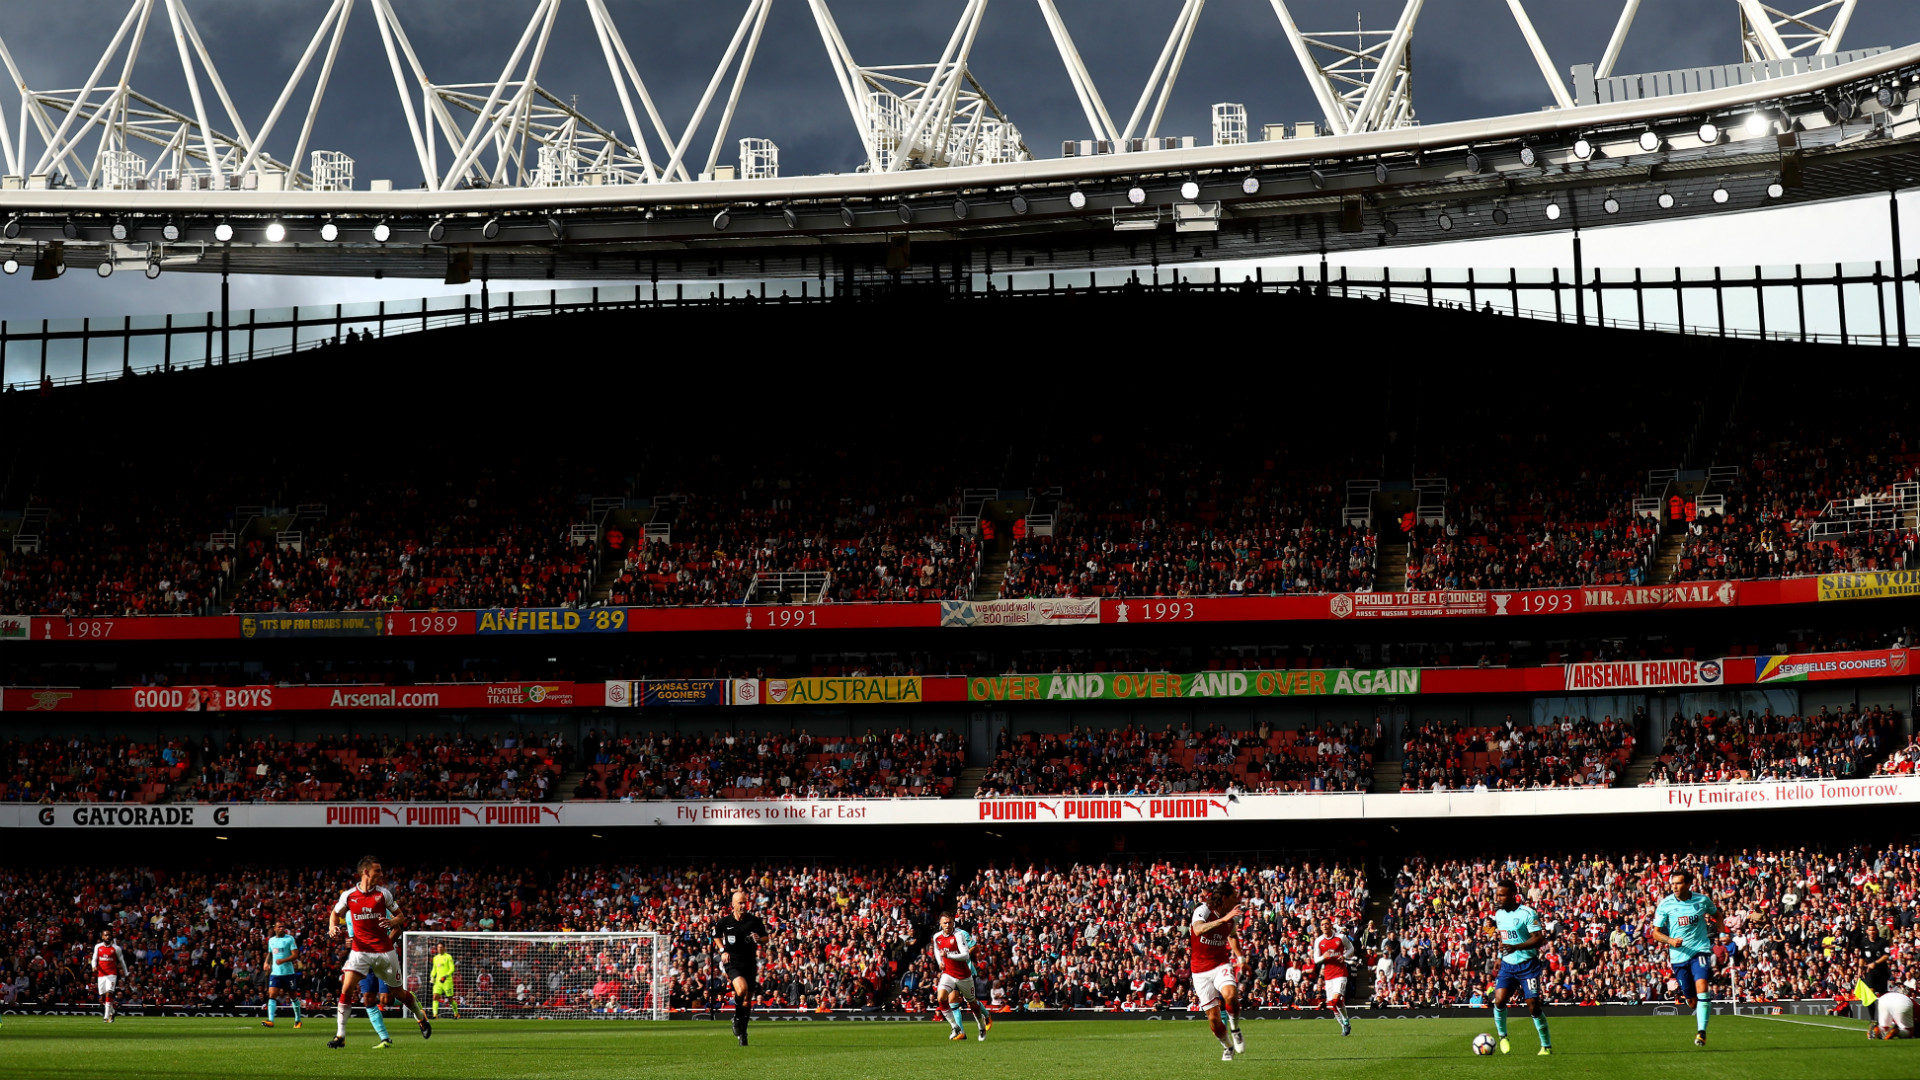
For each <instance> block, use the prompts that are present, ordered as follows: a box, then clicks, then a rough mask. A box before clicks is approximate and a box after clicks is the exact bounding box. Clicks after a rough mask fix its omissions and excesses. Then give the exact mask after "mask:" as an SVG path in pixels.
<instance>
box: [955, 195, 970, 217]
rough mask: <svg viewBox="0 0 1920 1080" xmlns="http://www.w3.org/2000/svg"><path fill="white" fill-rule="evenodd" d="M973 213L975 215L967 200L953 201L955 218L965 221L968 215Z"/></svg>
mask: <svg viewBox="0 0 1920 1080" xmlns="http://www.w3.org/2000/svg"><path fill="white" fill-rule="evenodd" d="M971 213H973V207H971V206H968V205H967V200H965V199H955V200H953V216H954V217H956V218H959V219H960V220H962V221H965V220H966V218H967V215H969V214H971Z"/></svg>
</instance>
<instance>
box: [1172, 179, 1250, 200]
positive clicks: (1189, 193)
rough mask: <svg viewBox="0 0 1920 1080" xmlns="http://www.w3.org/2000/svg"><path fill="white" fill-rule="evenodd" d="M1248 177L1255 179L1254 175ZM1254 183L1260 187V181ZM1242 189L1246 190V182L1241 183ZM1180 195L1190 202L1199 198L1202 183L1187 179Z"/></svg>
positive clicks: (1181, 186)
mask: <svg viewBox="0 0 1920 1080" xmlns="http://www.w3.org/2000/svg"><path fill="white" fill-rule="evenodd" d="M1247 179H1248V180H1249V181H1253V178H1252V177H1248V178H1247ZM1253 183H1254V186H1255V188H1258V187H1259V182H1258V181H1253ZM1241 190H1243V191H1244V190H1245V185H1244V184H1243V185H1241ZM1249 194H1251V193H1249ZM1180 197H1181V198H1183V199H1185V200H1187V201H1188V202H1192V201H1193V200H1195V199H1197V198H1199V197H1200V185H1199V184H1196V183H1194V182H1193V181H1191V180H1189V181H1187V182H1186V183H1184V184H1181V185H1180Z"/></svg>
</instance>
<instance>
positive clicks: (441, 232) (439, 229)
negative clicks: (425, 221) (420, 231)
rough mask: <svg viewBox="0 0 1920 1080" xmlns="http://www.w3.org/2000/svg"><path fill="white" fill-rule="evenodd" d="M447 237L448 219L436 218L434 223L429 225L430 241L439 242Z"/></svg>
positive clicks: (428, 234) (428, 237) (428, 235)
mask: <svg viewBox="0 0 1920 1080" xmlns="http://www.w3.org/2000/svg"><path fill="white" fill-rule="evenodd" d="M446 238H447V219H446V218H435V219H434V222H433V224H431V225H429V226H427V240H428V242H429V243H434V244H437V243H439V242H440V241H442V240H444V239H446Z"/></svg>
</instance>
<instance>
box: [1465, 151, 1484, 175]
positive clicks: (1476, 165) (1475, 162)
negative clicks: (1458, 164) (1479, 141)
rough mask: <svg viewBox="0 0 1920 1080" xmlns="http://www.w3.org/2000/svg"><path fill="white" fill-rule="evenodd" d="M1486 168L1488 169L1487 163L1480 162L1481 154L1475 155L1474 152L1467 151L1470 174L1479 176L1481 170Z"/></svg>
mask: <svg viewBox="0 0 1920 1080" xmlns="http://www.w3.org/2000/svg"><path fill="white" fill-rule="evenodd" d="M1485 167H1486V162H1484V161H1482V160H1480V155H1479V154H1477V153H1475V152H1474V151H1472V150H1469V151H1467V171H1468V172H1470V173H1475V174H1478V173H1479V172H1480V170H1482V169H1483V168H1485Z"/></svg>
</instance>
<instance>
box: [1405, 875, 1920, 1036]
mask: <svg viewBox="0 0 1920 1080" xmlns="http://www.w3.org/2000/svg"><path fill="white" fill-rule="evenodd" d="M1676 868H1685V869H1689V870H1691V871H1693V872H1694V874H1695V875H1697V881H1696V883H1695V888H1696V889H1698V890H1699V891H1700V892H1703V893H1705V894H1706V895H1708V896H1711V897H1712V898H1713V899H1714V902H1715V903H1716V904H1717V905H1718V906H1719V908H1720V910H1721V912H1722V914H1723V915H1724V917H1725V919H1726V924H1727V931H1728V932H1727V933H1725V934H1722V935H1721V936H1720V940H1719V943H1718V944H1717V945H1716V946H1715V948H1714V981H1715V984H1716V985H1715V990H1714V996H1715V997H1716V998H1721V999H1725V998H1727V997H1729V996H1732V995H1733V994H1736V993H1737V994H1738V996H1739V998H1740V999H1741V1000H1749V1001H1756V1000H1757V1001H1769V1000H1789V999H1792V1000H1807V999H1820V998H1826V999H1831V1000H1836V1001H1840V1000H1845V999H1847V998H1848V997H1850V996H1851V994H1852V991H1853V987H1854V984H1855V982H1856V980H1857V979H1858V978H1859V977H1860V974H1861V958H1862V950H1863V949H1864V948H1866V947H1867V945H1868V943H1869V940H1870V938H1871V939H1874V940H1876V941H1877V942H1878V943H1880V944H1881V945H1886V944H1891V945H1892V946H1893V947H1894V948H1895V950H1896V957H1895V960H1894V967H1895V970H1894V977H1895V979H1896V981H1897V980H1899V979H1903V978H1910V977H1913V976H1914V975H1916V974H1920V970H1916V965H1917V961H1916V956H1920V954H1916V953H1915V951H1914V949H1915V947H1916V941H1915V937H1914V934H1915V931H1914V926H1915V922H1916V917H1917V916H1920V848H1916V847H1915V846H1914V845H1911V844H1905V843H1901V844H1894V845H1891V846H1886V847H1861V846H1846V845H1833V846H1829V847H1824V848H1807V847H1797V848H1746V849H1741V850H1739V851H1728V852H1722V853H1716V854H1708V855H1700V854H1692V853H1688V854H1679V853H1656V852H1632V853H1623V852H1611V853H1609V852H1589V853H1584V854H1579V855H1552V856H1542V855H1537V854H1529V855H1518V856H1513V857H1509V858H1497V857H1488V856H1477V857H1472V858H1431V859H1430V858H1426V857H1423V856H1414V857H1412V858H1410V859H1408V860H1407V862H1406V864H1405V866H1404V867H1403V868H1402V869H1401V871H1400V873H1399V877H1398V881H1397V882H1396V884H1395V887H1394V892H1393V898H1392V903H1391V909H1390V912H1389V914H1388V916H1387V918H1386V919H1385V920H1384V929H1385V934H1384V936H1383V941H1382V944H1383V951H1382V952H1381V955H1380V957H1379V958H1376V961H1375V966H1376V970H1377V971H1378V972H1379V973H1378V975H1377V976H1376V978H1375V979H1374V988H1373V1000H1374V1002H1375V1003H1376V1004H1381V1005H1386V1006H1392V1007H1414V1008H1423V1007H1429V1006H1434V1005H1448V1004H1461V1005H1467V1004H1472V1005H1478V1004H1484V1003H1485V1002H1486V1000H1487V999H1488V990H1489V987H1490V986H1491V984H1492V981H1493V975H1494V974H1495V973H1496V972H1497V971H1498V969H1499V964H1500V952H1501V949H1500V947H1499V945H1498V943H1497V941H1495V940H1493V939H1491V938H1489V937H1488V935H1487V934H1486V933H1484V932H1483V927H1484V926H1485V925H1486V922H1487V920H1488V918H1489V917H1490V916H1491V914H1492V911H1493V884H1494V882H1496V881H1498V880H1499V879H1501V878H1507V877H1511V878H1512V879H1514V881H1515V883H1516V884H1517V885H1518V886H1519V889H1520V893H1521V898H1522V900H1523V901H1524V902H1525V903H1527V904H1529V905H1530V906H1532V907H1533V908H1534V909H1535V910H1537V911H1539V912H1540V914H1541V916H1542V923H1543V925H1544V927H1545V929H1546V932H1547V937H1548V942H1547V945H1546V947H1545V950H1544V952H1543V958H1544V959H1545V960H1546V962H1547V968H1548V975H1547V978H1546V983H1545V985H1546V993H1545V996H1546V998H1547V999H1548V1000H1549V1001H1550V1002H1553V1003H1556V1004H1598V1003H1605V1002H1629V1003H1632V1002H1661V1001H1672V1000H1674V999H1675V997H1676V996H1681V995H1680V988H1679V987H1678V986H1677V985H1676V984H1675V982H1674V980H1673V974H1672V968H1671V965H1669V963H1668V961H1667V950H1666V949H1665V948H1664V947H1661V946H1657V945H1656V944H1655V943H1654V942H1653V941H1652V940H1651V939H1649V938H1648V936H1647V934H1648V930H1649V928H1650V927H1651V925H1652V922H1653V914H1654V908H1655V907H1656V905H1658V903H1659V902H1660V899H1661V898H1662V897H1664V896H1665V895H1667V893H1668V892H1669V891H1670V887H1669V885H1668V881H1667V878H1668V875H1669V874H1670V873H1671V872H1672V871H1673V870H1674V869H1676Z"/></svg>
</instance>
